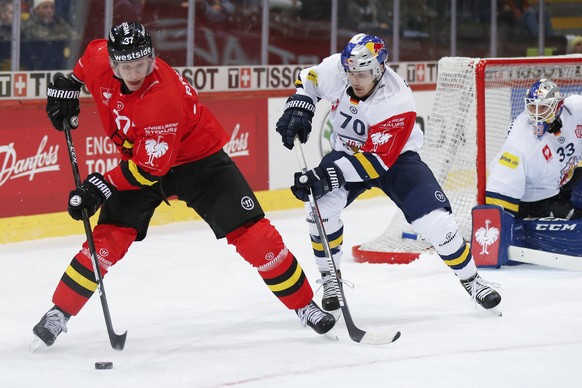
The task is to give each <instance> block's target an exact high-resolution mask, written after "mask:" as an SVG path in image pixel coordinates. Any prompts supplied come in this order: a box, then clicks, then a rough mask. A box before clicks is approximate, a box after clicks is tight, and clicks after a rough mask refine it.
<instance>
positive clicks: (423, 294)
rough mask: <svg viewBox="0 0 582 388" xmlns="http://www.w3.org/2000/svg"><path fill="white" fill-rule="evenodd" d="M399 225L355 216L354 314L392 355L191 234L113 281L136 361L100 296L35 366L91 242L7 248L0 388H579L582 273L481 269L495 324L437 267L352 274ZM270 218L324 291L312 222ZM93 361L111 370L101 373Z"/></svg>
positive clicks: (424, 263)
mask: <svg viewBox="0 0 582 388" xmlns="http://www.w3.org/2000/svg"><path fill="white" fill-rule="evenodd" d="M392 213H393V208H392V205H391V204H390V203H389V202H388V201H387V200H385V199H378V198H376V199H371V200H365V201H360V202H357V203H355V204H354V205H352V206H351V207H349V208H348V209H347V210H346V211H345V213H344V215H345V217H344V222H345V224H346V226H345V243H344V246H346V247H348V249H347V255H346V257H345V258H344V263H343V264H342V274H343V276H344V277H345V278H346V279H348V280H350V281H352V282H353V283H355V285H356V287H355V288H354V289H346V297H347V300H348V302H349V306H350V309H351V312H352V316H353V318H354V320H355V322H356V324H357V325H358V326H359V327H360V328H362V329H364V330H368V331H383V330H391V329H395V328H397V329H399V330H401V331H402V337H401V338H400V339H399V340H398V341H397V342H395V343H393V344H390V345H383V346H373V345H362V344H357V343H354V342H352V341H351V340H350V339H349V336H348V334H347V332H346V330H345V326H344V323H343V321H341V320H340V322H339V323H338V325H337V326H336V333H337V335H338V336H339V338H340V341H339V342H335V341H332V340H330V339H328V338H326V337H322V336H318V335H316V334H315V333H314V332H312V331H311V330H310V329H304V328H302V327H301V326H300V324H299V320H298V319H297V317H296V316H295V314H294V313H293V312H290V311H288V310H286V309H285V308H284V307H283V306H282V305H281V304H280V303H279V302H278V301H277V300H276V298H274V297H273V296H272V295H271V294H270V292H269V291H268V289H267V288H266V286H265V285H264V284H263V283H262V281H261V279H260V277H259V276H258V275H257V273H256V272H255V271H254V270H253V269H252V268H250V266H249V265H248V264H247V263H246V262H244V261H243V260H242V259H241V258H240V257H239V256H238V255H237V254H236V253H235V251H234V248H233V247H231V246H228V245H227V244H226V242H225V241H216V240H215V239H214V236H213V234H212V232H211V231H210V229H209V228H208V227H207V226H206V224H204V223H203V222H191V223H177V224H173V225H167V226H160V227H154V228H151V230H150V232H149V236H148V238H147V239H146V240H145V241H143V242H140V243H136V244H135V245H134V246H133V247H132V248H131V250H130V252H129V253H128V255H127V256H126V257H125V258H124V260H123V261H122V262H121V263H119V264H118V265H117V266H116V267H115V268H113V269H112V270H111V272H110V273H109V274H108V275H107V276H106V277H105V289H106V292H107V297H108V299H109V306H110V310H111V314H112V318H113V325H114V327H115V329H116V331H117V332H118V333H122V332H123V331H125V330H127V331H128V337H127V343H126V346H125V350H123V351H122V352H118V351H115V350H112V349H111V347H110V345H109V340H108V337H107V333H106V330H105V324H104V321H103V315H102V311H101V305H100V302H99V298H98V297H97V296H94V297H93V298H92V299H91V300H90V301H89V303H88V304H87V306H86V307H85V309H83V310H82V311H81V313H80V314H79V315H78V316H77V317H73V318H72V319H71V320H70V321H69V325H68V327H69V332H68V333H65V334H62V335H61V336H60V337H59V338H58V340H57V342H56V343H55V346H54V347H53V349H51V350H50V351H49V352H46V353H43V354H32V353H30V352H29V351H28V348H27V347H28V343H29V342H30V340H31V337H32V334H31V329H32V326H34V324H36V322H37V321H38V320H39V319H40V317H41V316H42V314H44V312H45V311H46V310H47V309H48V308H49V307H50V306H51V302H50V299H51V296H52V292H53V290H54V287H55V286H56V284H57V282H58V280H59V278H60V276H61V274H62V272H63V270H64V269H65V267H66V266H67V265H68V263H69V262H70V259H71V258H72V256H73V254H74V253H76V252H77V250H78V249H79V246H80V244H81V243H82V241H83V236H73V237H65V238H55V239H46V240H40V241H32V242H24V243H17V244H6V245H0V263H1V266H0V268H1V271H0V329H1V336H0V387H2V388H13V387H17V388H21V387H55V388H67V387H76V388H77V387H83V388H93V387H96V388H97V387H98V388H115V387H140V388H149V387H156V388H158V387H164V388H173V387H233V386H236V387H277V388H283V387H318V388H323V387H334V388H336V387H346V388H347V387H349V388H354V387H434V388H438V387H443V388H444V387H447V388H450V387H459V388H460V387H462V388H467V387H471V388H478V387H487V388H490V387H496V388H504V387H512V388H513V387H528V388H535V387H550V386H551V387H579V386H582V372H581V371H580V369H578V368H580V365H582V297H581V296H582V273H576V272H568V271H563V270H556V269H548V268H543V267H535V266H530V265H522V266H516V267H505V268H502V269H498V270H495V269H482V270H481V271H480V272H481V275H482V276H483V277H484V278H485V279H487V280H489V281H493V282H497V283H500V284H501V285H502V288H501V290H500V291H501V293H502V296H503V302H502V309H503V316H502V317H491V316H488V315H486V314H483V313H479V312H477V311H476V309H475V308H474V306H473V304H472V301H471V299H470V298H469V296H468V295H467V294H466V293H465V291H464V290H463V288H462V287H461V286H460V284H459V283H458V281H457V279H456V278H455V276H454V275H453V274H452V273H451V271H450V270H449V269H448V268H447V267H446V266H445V265H444V264H443V263H442V262H441V261H440V259H439V258H438V256H436V255H434V254H424V255H423V256H421V258H420V259H419V260H417V261H415V262H413V263H411V264H409V265H387V264H359V263H355V262H353V260H352V259H351V256H350V255H349V252H350V250H351V246H352V245H354V244H359V243H361V242H364V241H368V240H370V239H372V238H374V237H376V236H377V235H379V234H380V233H382V232H383V231H384V229H385V227H386V225H388V220H389V218H390V217H391V216H392ZM268 216H269V218H270V219H271V220H272V222H273V223H274V224H275V225H276V226H277V227H278V229H279V230H280V231H281V233H282V235H283V237H284V239H285V241H286V242H287V245H288V246H289V248H290V249H291V250H292V251H293V252H294V253H295V254H296V256H297V257H298V258H299V261H300V263H301V264H302V265H303V267H304V269H305V271H306V273H307V275H308V277H309V279H310V280H311V283H312V285H313V286H315V279H316V278H317V277H318V273H317V270H316V267H315V263H314V262H313V260H312V259H311V256H310V243H309V239H308V237H307V233H306V230H307V227H306V224H305V223H304V221H303V220H304V218H305V217H304V214H303V211H302V210H289V211H279V212H272V213H270V214H269V215H268ZM71 222H73V221H71ZM320 296H321V291H320V292H319V294H318V295H317V296H316V301H317V302H318V303H319V302H320ZM96 361H112V362H113V363H114V367H113V369H112V370H95V369H94V364H95V362H96Z"/></svg>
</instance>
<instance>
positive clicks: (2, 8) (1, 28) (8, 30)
mask: <svg viewBox="0 0 582 388" xmlns="http://www.w3.org/2000/svg"><path fill="white" fill-rule="evenodd" d="M13 11H14V8H13V4H12V1H8V0H4V1H0V41H7V40H10V39H12V17H13V15H14V12H13Z"/></svg>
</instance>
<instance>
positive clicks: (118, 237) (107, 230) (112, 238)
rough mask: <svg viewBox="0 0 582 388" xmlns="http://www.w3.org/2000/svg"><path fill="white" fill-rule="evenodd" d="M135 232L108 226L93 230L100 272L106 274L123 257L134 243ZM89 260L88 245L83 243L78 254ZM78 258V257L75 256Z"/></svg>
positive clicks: (100, 226) (97, 227)
mask: <svg viewBox="0 0 582 388" xmlns="http://www.w3.org/2000/svg"><path fill="white" fill-rule="evenodd" d="M136 236H137V230H136V229H134V228H128V227H120V226H115V225H110V224H99V225H97V226H95V228H94V229H93V241H94V243H95V253H96V255H97V261H98V262H99V267H100V268H101V270H102V271H104V272H105V273H107V271H108V270H109V268H111V266H113V265H114V264H115V263H117V262H118V261H119V260H121V259H122V258H123V256H125V254H126V253H127V250H128V249H129V247H130V246H131V244H132V243H133V242H134V241H135V238H136ZM79 253H80V254H82V255H84V256H85V257H87V258H88V259H89V260H90V258H91V254H90V252H89V245H88V244H87V242H86V241H85V243H84V244H83V248H82V249H81V251H80V252H79ZM77 257H79V255H77Z"/></svg>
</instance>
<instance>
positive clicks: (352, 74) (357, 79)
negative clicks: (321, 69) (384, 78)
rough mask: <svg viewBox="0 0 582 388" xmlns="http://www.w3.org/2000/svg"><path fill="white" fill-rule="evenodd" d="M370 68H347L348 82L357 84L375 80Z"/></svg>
mask: <svg viewBox="0 0 582 388" xmlns="http://www.w3.org/2000/svg"><path fill="white" fill-rule="evenodd" d="M372 73H373V72H372V70H364V71H351V70H348V71H347V72H346V74H347V75H348V80H349V81H350V84H352V85H353V84H359V85H365V84H369V83H372V82H374V81H375V78H374V75H373V74H372Z"/></svg>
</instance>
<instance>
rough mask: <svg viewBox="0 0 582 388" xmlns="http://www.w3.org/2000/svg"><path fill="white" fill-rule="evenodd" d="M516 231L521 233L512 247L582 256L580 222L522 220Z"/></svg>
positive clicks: (581, 227) (581, 222)
mask: <svg viewBox="0 0 582 388" xmlns="http://www.w3.org/2000/svg"><path fill="white" fill-rule="evenodd" d="M516 229H517V230H518V231H521V233H519V234H518V235H517V238H516V243H515V244H514V245H517V246H522V247H525V248H530V249H536V250H541V251H546V252H552V253H560V254H564V255H569V256H582V220H544V219H537V220H523V221H522V223H521V224H520V225H519V227H516ZM521 229H523V230H521Z"/></svg>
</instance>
